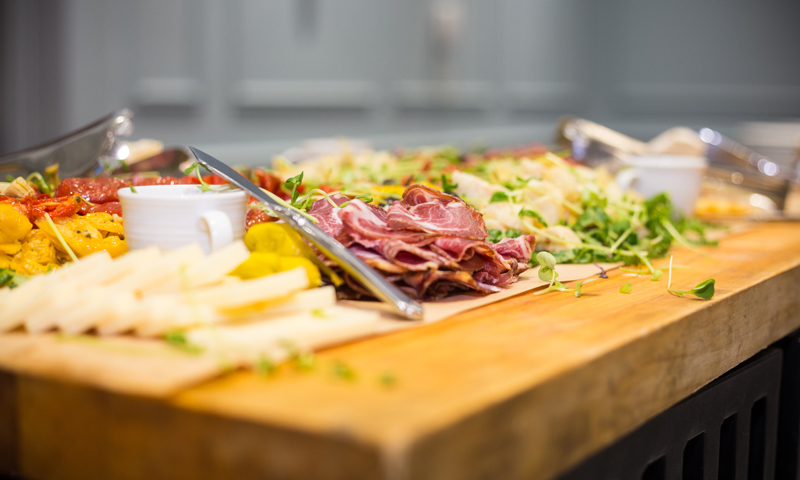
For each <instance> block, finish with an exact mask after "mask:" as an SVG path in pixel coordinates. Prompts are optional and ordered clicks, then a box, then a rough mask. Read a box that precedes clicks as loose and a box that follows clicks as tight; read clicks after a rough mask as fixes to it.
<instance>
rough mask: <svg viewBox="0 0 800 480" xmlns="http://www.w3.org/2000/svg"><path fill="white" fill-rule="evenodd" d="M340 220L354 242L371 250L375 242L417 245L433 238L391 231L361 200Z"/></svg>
mask: <svg viewBox="0 0 800 480" xmlns="http://www.w3.org/2000/svg"><path fill="white" fill-rule="evenodd" d="M315 205H316V203H315ZM339 218H340V219H341V220H342V223H343V224H344V229H345V231H346V232H347V233H349V234H350V236H351V237H352V238H353V240H354V241H356V242H357V243H360V244H362V245H364V246H367V247H370V248H372V245H370V243H371V242H372V241H374V240H380V239H389V240H400V241H403V242H406V243H413V244H417V243H419V242H421V241H424V240H426V239H428V238H431V237H432V236H433V235H431V234H428V233H425V232H414V231H402V230H401V231H396V230H391V229H390V228H389V226H388V225H387V223H386V219H385V218H381V216H380V214H377V213H375V210H374V209H373V208H371V207H369V206H368V205H367V204H366V203H364V202H362V201H361V200H353V201H351V202H350V203H349V204H348V205H347V206H346V207H344V208H343V209H341V210H340V211H339Z"/></svg>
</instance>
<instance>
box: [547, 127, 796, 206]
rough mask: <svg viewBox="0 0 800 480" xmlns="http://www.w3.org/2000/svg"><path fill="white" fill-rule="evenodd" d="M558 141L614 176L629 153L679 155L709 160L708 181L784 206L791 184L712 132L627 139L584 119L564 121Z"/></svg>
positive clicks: (760, 158) (769, 164) (789, 175)
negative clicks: (646, 139)
mask: <svg viewBox="0 0 800 480" xmlns="http://www.w3.org/2000/svg"><path fill="white" fill-rule="evenodd" d="M557 141H559V142H560V143H562V144H563V145H565V146H569V147H571V148H572V152H573V157H574V158H575V159H576V160H579V161H581V162H583V163H585V164H586V165H588V166H590V167H596V166H599V165H605V166H606V167H607V168H608V169H609V170H610V171H611V172H612V173H614V172H616V171H617V170H618V169H620V168H621V167H623V166H625V159H626V157H627V156H628V155H645V154H674V155H694V156H704V157H706V158H707V159H708V163H709V168H708V169H707V171H706V177H710V178H714V179H717V180H720V181H723V182H725V183H728V184H731V185H735V186H738V187H744V188H746V189H748V190H752V191H755V192H758V193H760V194H763V195H765V196H767V197H769V198H770V199H772V200H773V201H774V202H775V203H776V205H777V206H778V207H779V208H783V205H784V202H785V200H786V195H787V193H788V192H789V189H790V187H791V182H793V181H795V180H796V179H795V178H794V176H793V172H791V171H782V170H781V167H780V165H778V164H777V163H775V162H774V161H772V160H770V159H769V158H767V157H765V156H764V155H761V154H758V153H756V152H754V151H752V150H750V149H749V148H747V147H745V146H744V145H742V144H740V143H738V142H736V141H734V140H731V139H730V138H727V137H725V136H723V135H721V134H720V133H719V132H717V131H715V130H712V129H710V128H702V129H700V130H699V131H694V130H692V129H689V128H686V127H675V128H671V129H669V130H667V131H665V132H663V133H661V134H660V135H658V136H657V137H656V138H654V139H652V140H650V141H649V142H641V141H639V140H636V139H633V138H630V137H628V136H625V135H623V134H621V133H619V132H616V131H614V130H611V129H609V128H607V127H604V126H602V125H598V124H597V123H594V122H591V121H589V120H585V119H582V118H564V119H562V120H561V121H560V122H559V127H558V132H557Z"/></svg>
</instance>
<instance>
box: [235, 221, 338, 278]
mask: <svg viewBox="0 0 800 480" xmlns="http://www.w3.org/2000/svg"><path fill="white" fill-rule="evenodd" d="M244 243H245V245H247V248H248V249H249V250H250V251H251V252H253V253H272V254H275V255H278V256H280V257H284V258H286V257H289V258H292V257H294V258H295V260H292V261H293V262H298V259H303V260H306V262H301V263H298V264H295V265H294V266H293V267H292V268H294V267H297V266H305V265H306V264H307V263H308V264H310V266H311V267H314V270H315V271H316V273H315V274H312V273H311V272H310V271H309V273H308V277H309V279H311V281H312V282H311V283H312V285H319V284H320V282H319V281H318V280H319V278H320V273H319V270H322V271H323V272H325V274H326V275H327V276H328V277H329V278H330V279H331V281H332V282H333V283H334V285H337V286H338V285H340V284H341V283H342V279H341V278H340V277H339V276H338V275H336V273H335V272H334V271H333V270H331V268H330V267H328V266H327V265H325V264H324V263H323V262H322V260H320V259H319V258H318V257H317V255H316V254H315V253H314V250H312V249H311V247H310V246H308V244H307V243H305V242H304V241H303V239H302V238H300V234H298V233H297V232H295V231H294V230H293V229H292V227H290V226H289V225H286V224H284V223H258V224H256V225H253V226H252V227H250V230H248V231H247V233H246V234H245V236H244ZM250 258H251V260H252V259H253V256H251V257H250ZM251 260H248V261H246V262H245V264H247V263H248V262H250V261H251ZM252 261H253V262H254V263H253V264H251V265H250V266H249V267H248V268H253V269H255V268H256V266H257V265H259V263H255V262H266V261H267V260H263V259H262V260H252ZM282 261H283V260H282ZM285 262H289V261H288V260H286V261H285ZM285 264H286V265H289V263H285ZM243 265H244V264H243ZM265 268H268V266H266V265H265ZM284 270H288V268H285V269H284ZM307 270H308V268H307ZM253 271H255V270H253ZM282 271H283V270H275V269H274V268H273V269H272V270H271V271H270V272H269V273H276V272H282ZM269 273H265V274H264V275H268V274H269ZM233 275H237V274H236V272H235V271H234V273H233ZM242 278H244V277H242ZM251 278H252V277H251ZM315 278H316V279H317V281H316V282H315V281H314V279H315Z"/></svg>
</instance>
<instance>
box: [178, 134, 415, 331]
mask: <svg viewBox="0 0 800 480" xmlns="http://www.w3.org/2000/svg"><path fill="white" fill-rule="evenodd" d="M189 149H190V150H191V151H192V153H194V155H195V157H197V161H198V162H200V163H201V164H203V165H205V166H206V167H208V169H209V170H211V171H212V172H214V173H216V174H217V175H219V176H220V177H222V178H224V179H225V180H227V181H229V182H231V183H232V184H234V185H236V186H238V187H239V188H241V189H243V190H245V191H246V192H247V193H249V194H250V195H252V196H253V197H255V198H256V199H257V200H259V201H261V202H264V203H265V204H267V205H269V208H270V210H272V211H273V212H275V214H276V215H278V217H280V218H281V220H283V221H284V222H286V223H287V224H288V225H290V226H291V227H292V228H294V229H295V230H296V231H297V233H299V234H300V235H301V236H303V238H305V239H306V240H308V241H309V242H311V243H313V244H314V245H315V246H316V247H317V248H319V250H320V251H321V252H322V253H323V254H325V256H326V257H328V258H330V259H331V260H333V261H334V262H336V263H337V264H339V266H341V267H342V268H343V269H344V270H345V271H346V272H347V273H349V274H350V275H352V276H353V278H355V279H356V280H358V281H359V282H360V283H361V285H363V286H364V287H365V288H366V289H367V290H369V291H370V292H372V294H373V295H375V296H376V297H377V298H378V299H380V300H383V301H384V302H386V303H388V304H390V305H392V306H393V307H394V309H395V313H397V314H399V315H400V316H402V317H403V318H407V319H410V320H421V319H422V305H420V304H419V303H417V302H415V301H414V300H412V299H411V298H410V297H409V296H408V295H406V294H405V293H403V292H401V291H400V290H398V289H397V288H396V287H395V286H394V285H392V284H391V283H389V282H388V281H386V279H385V278H383V276H381V274H379V273H378V272H376V271H375V270H373V269H372V268H371V267H370V266H369V265H367V264H366V263H364V262H363V261H362V260H361V259H360V258H358V257H356V256H355V255H354V254H353V253H352V252H350V250H348V249H347V247H345V246H344V245H342V244H341V243H339V242H337V241H336V240H335V239H334V238H332V237H331V236H330V235H328V234H327V233H325V232H323V231H322V230H321V229H320V228H319V227H317V226H316V225H314V223H313V222H311V221H310V220H309V219H307V218H306V217H304V216H303V215H300V214H299V213H297V212H296V211H294V210H292V209H290V208H287V207H285V206H283V205H281V204H280V203H278V202H276V201H275V200H274V199H273V198H272V197H270V196H269V195H267V194H266V193H264V192H263V191H262V190H261V189H260V188H258V187H257V186H256V185H255V184H253V183H252V182H251V181H250V180H248V179H246V178H244V177H243V176H242V175H241V174H240V173H239V172H237V171H236V170H234V169H233V168H231V167H229V166H228V165H226V164H224V163H222V162H221V161H219V160H217V159H216V158H214V157H212V156H211V155H209V154H207V153H205V152H202V151H200V150H198V149H196V148H194V147H189Z"/></svg>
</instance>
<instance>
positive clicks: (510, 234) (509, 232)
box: [504, 228, 523, 238]
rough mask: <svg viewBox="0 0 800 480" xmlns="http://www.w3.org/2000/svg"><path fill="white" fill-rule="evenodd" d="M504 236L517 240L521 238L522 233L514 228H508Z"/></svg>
mask: <svg viewBox="0 0 800 480" xmlns="http://www.w3.org/2000/svg"><path fill="white" fill-rule="evenodd" d="M504 235H505V237H506V238H517V237H521V236H522V235H523V233H522V232H520V231H519V230H516V229H514V228H509V229H508V230H506V233H505V234H504Z"/></svg>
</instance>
